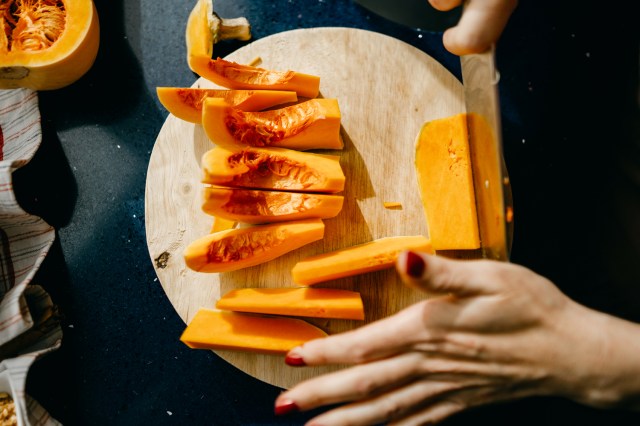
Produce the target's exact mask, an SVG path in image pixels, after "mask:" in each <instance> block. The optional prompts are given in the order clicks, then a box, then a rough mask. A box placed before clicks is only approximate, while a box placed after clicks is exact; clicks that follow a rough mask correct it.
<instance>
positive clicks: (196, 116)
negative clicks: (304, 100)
mask: <svg viewBox="0 0 640 426" xmlns="http://www.w3.org/2000/svg"><path fill="white" fill-rule="evenodd" d="M156 93H157V95H158V100H160V103H161V104H162V105H163V106H164V107H165V108H166V109H167V110H168V111H169V112H170V113H171V114H173V115H175V116H176V117H178V118H179V119H181V120H184V121H188V122H190V123H195V124H202V105H203V103H204V100H205V99H206V98H220V99H224V100H225V101H226V102H227V103H229V104H230V105H233V106H234V107H235V108H238V109H239V110H242V111H260V110H263V109H266V108H271V107H273V106H275V105H279V104H284V103H289V102H296V101H297V100H298V95H297V94H296V92H286V91H283V90H219V89H201V88H191V87H157V88H156Z"/></svg>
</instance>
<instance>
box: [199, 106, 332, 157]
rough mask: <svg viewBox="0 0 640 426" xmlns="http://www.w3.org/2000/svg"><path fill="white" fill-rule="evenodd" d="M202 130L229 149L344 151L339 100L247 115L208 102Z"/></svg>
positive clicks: (244, 112)
mask: <svg viewBox="0 0 640 426" xmlns="http://www.w3.org/2000/svg"><path fill="white" fill-rule="evenodd" d="M202 126H203V127H204V131H205V133H206V134H207V136H208V137H209V139H210V140H211V141H213V142H214V143H215V144H216V145H220V146H226V147H229V148H233V147H238V146H257V147H269V146H273V147H281V148H291V149H297V150H309V149H342V148H343V147H344V145H343V143H342V138H341V137H340V108H339V106H338V100H337V99H309V100H307V101H304V102H300V103H296V104H294V105H289V106H286V107H283V108H278V109H273V110H269V111H259V112H246V111H242V110H241V109H240V108H237V107H233V106H230V105H229V104H228V103H227V102H225V101H224V100H223V99H219V98H208V99H206V100H205V102H204V107H203V109H202Z"/></svg>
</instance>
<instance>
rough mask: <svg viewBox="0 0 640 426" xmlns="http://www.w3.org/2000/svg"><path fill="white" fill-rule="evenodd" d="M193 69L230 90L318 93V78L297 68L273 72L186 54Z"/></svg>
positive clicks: (209, 57)
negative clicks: (298, 70) (295, 69)
mask: <svg viewBox="0 0 640 426" xmlns="http://www.w3.org/2000/svg"><path fill="white" fill-rule="evenodd" d="M189 67H190V68H191V70H192V71H193V72H195V73H196V74H198V75H199V76H200V77H203V78H205V79H207V80H209V81H212V82H214V83H216V84H217V85H219V86H222V87H226V88H229V89H255V90H292V91H294V92H296V93H297V94H298V96H302V97H305V98H315V97H317V96H318V93H320V77H318V76H315V75H311V74H304V73H301V72H297V71H292V70H288V71H275V70H268V69H264V68H258V67H253V66H249V65H241V64H238V63H236V62H231V61H226V60H224V59H221V58H217V59H211V56H196V55H191V56H189Z"/></svg>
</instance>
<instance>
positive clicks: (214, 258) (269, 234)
mask: <svg viewBox="0 0 640 426" xmlns="http://www.w3.org/2000/svg"><path fill="white" fill-rule="evenodd" d="M323 237H324V223H323V222H322V219H307V220H299V221H289V222H283V223H278V224H270V225H255V226H250V227H246V228H238V229H228V230H225V231H220V232H216V233H213V234H208V235H205V236H203V237H200V238H198V239H196V240H195V241H193V242H191V243H190V244H189V245H187V247H186V248H185V250H184V261H185V264H186V265H187V267H188V268H190V269H192V270H194V271H197V272H229V271H235V270H238V269H242V268H247V267H250V266H255V265H259V264H261V263H265V262H268V261H270V260H273V259H275V258H276V257H279V256H282V255H284V254H286V253H289V252H290V251H293V250H295V249H297V248H300V247H302V246H304V245H306V244H309V243H312V242H314V241H317V240H321V239H322V238H323Z"/></svg>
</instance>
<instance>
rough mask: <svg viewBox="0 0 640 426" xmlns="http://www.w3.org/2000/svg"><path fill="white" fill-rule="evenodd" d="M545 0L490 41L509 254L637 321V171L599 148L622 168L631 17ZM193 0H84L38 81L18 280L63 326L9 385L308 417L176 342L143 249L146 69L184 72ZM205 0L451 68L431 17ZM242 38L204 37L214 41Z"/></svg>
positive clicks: (487, 414)
mask: <svg viewBox="0 0 640 426" xmlns="http://www.w3.org/2000/svg"><path fill="white" fill-rule="evenodd" d="M425 1H426V0H425ZM557 3H559V2H548V1H547V2H545V1H542V2H535V4H534V2H527V1H522V2H521V5H520V7H519V8H518V10H517V11H516V13H515V15H514V16H513V18H512V20H511V21H510V23H509V26H508V27H507V29H506V31H505V34H504V35H503V37H502V39H501V40H500V42H499V44H498V49H497V54H498V56H497V61H498V68H499V70H500V73H501V81H500V96H501V105H502V122H503V136H504V147H505V157H506V161H507V165H508V168H509V171H510V175H511V182H512V186H513V191H514V203H515V212H516V216H515V242H514V248H513V255H512V260H513V261H514V262H517V263H521V264H523V265H525V266H528V267H530V268H532V269H534V270H536V271H538V272H539V273H541V274H543V275H545V276H547V277H549V278H550V279H552V280H553V281H554V282H555V283H556V284H558V286H559V287H560V288H561V289H562V290H563V291H564V292H566V293H567V294H569V295H570V296H571V297H573V298H575V299H576V300H578V301H580V302H581V303H584V304H587V305H589V306H591V307H594V308H596V309H599V310H603V311H606V312H611V313H614V314H617V315H621V316H624V317H625V318H628V319H631V320H634V321H639V320H640V309H638V308H637V307H638V303H639V302H640V285H638V283H640V279H639V278H638V274H639V273H638V268H637V264H634V262H636V263H637V259H640V256H639V254H640V248H639V247H638V245H639V244H640V233H639V229H638V226H639V225H640V224H639V223H638V222H639V221H638V220H637V218H638V217H640V209H639V205H640V200H639V196H640V191H639V189H638V188H640V186H639V182H638V180H636V181H635V182H633V181H632V175H631V174H621V173H620V171H619V170H620V168H619V167H618V166H619V165H620V164H621V162H622V163H624V164H625V165H626V167H627V169H628V170H632V171H635V173H638V170H640V168H639V167H638V166H639V164H640V161H638V159H639V157H640V155H639V152H640V150H639V149H638V133H637V124H638V115H637V114H638V110H637V106H638V105H637V100H638V90H637V89H638V25H637V22H636V21H635V20H634V14H633V13H632V12H631V11H625V10H622V9H618V10H605V9H603V8H602V7H601V6H600V5H599V3H597V2H595V1H587V2H584V1H582V2H577V1H569V2H562V5H558V4H557ZM193 4H195V0H194V1H175V0H155V1H150V0H138V1H134V0H131V1H126V2H125V1H123V0H96V6H97V8H98V13H99V17H100V24H101V45H100V52H99V55H98V58H97V61H96V63H95V65H94V67H93V68H92V69H91V70H90V72H89V73H88V74H87V75H85V76H84V77H83V78H82V79H81V80H80V81H78V82H77V83H75V84H73V85H71V86H69V87H67V88H64V89H60V90H56V91H52V92H41V93H40V94H39V99H40V107H41V113H42V127H43V143H42V146H41V147H40V149H39V151H38V153H37V154H36V156H35V157H34V159H33V160H32V161H31V162H30V163H29V164H28V165H27V166H25V167H23V168H22V169H20V170H18V171H17V172H16V173H15V175H14V176H15V190H16V194H17V197H18V200H19V202H20V203H21V204H22V205H23V207H24V208H25V210H27V211H29V212H31V213H33V214H37V215H39V216H41V217H43V218H44V219H45V220H46V221H47V222H48V223H50V224H51V225H53V226H54V227H55V228H56V229H57V239H56V242H55V243H54V246H53V248H52V250H51V252H50V253H49V255H48V256H47V258H46V260H45V262H44V264H43V265H42V267H41V269H40V271H39V272H38V274H37V275H36V278H35V279H34V283H37V284H40V285H42V286H44V287H45V288H46V289H47V291H48V292H49V293H50V294H51V295H52V298H53V301H54V302H55V303H56V304H58V305H59V307H60V310H61V312H62V314H63V329H64V338H63V342H62V346H61V348H60V349H58V350H57V351H54V352H53V353H51V354H48V355H46V356H44V357H43V358H42V359H41V360H39V361H37V362H36V363H35V364H34V366H33V367H32V369H31V371H30V375H29V379H28V382H27V391H28V393H29V394H30V395H32V396H33V397H34V398H35V399H36V400H38V401H39V402H41V404H42V405H43V406H44V407H45V408H46V409H47V410H48V411H49V412H50V413H51V414H52V415H53V416H54V417H55V418H57V419H58V420H60V421H61V422H63V423H64V424H66V425H139V424H153V425H185V424H189V425H269V424H283V425H284V424H301V423H302V421H303V420H304V419H306V418H308V417H309V414H299V415H293V416H290V417H286V418H276V417H274V415H273V414H272V413H273V401H274V399H275V397H276V396H277V395H278V393H279V392H280V389H278V388H276V387H273V386H271V385H268V384H265V383H263V382H260V381H258V380H256V379H254V378H252V377H250V376H248V375H246V374H245V373H243V372H241V371H239V370H237V369H236V368H235V367H233V366H231V365H230V364H228V363H226V362H225V361H224V360H222V359H221V358H219V357H218V356H217V355H215V354H214V353H213V352H210V351H196V350H190V349H188V348H187V347H186V346H185V345H183V344H182V343H181V342H179V340H178V337H179V335H180V333H181V332H182V330H183V328H184V324H183V323H182V321H181V319H180V318H179V317H178V315H177V314H176V313H175V311H174V309H173V307H172V306H171V304H170V303H169V300H168V299H167V298H166V296H165V294H164V292H163V289H162V287H161V285H160V283H159V281H158V280H157V277H156V275H155V272H154V270H153V267H152V264H151V260H150V257H149V254H148V251H147V246H146V238H145V221H144V213H145V212H144V189H145V179H146V171H147V165H148V160H149V156H150V154H151V150H152V148H153V145H154V142H155V138H156V136H157V134H158V132H159V131H160V128H161V126H162V124H163V122H164V120H165V119H166V117H167V115H168V113H167V111H166V110H165V109H164V108H163V107H162V106H161V105H160V103H159V102H158V100H157V98H156V95H155V88H156V86H190V85H191V84H192V83H193V82H194V81H195V79H196V76H195V75H194V74H193V73H191V71H189V69H188V67H187V64H186V53H185V47H184V30H185V23H186V19H187V15H188V13H189V12H190V10H191V8H192V6H193ZM214 4H215V9H216V11H217V12H218V13H219V14H220V15H221V16H223V17H236V16H246V17H247V18H248V19H249V21H250V22H251V23H252V32H253V38H254V39H259V38H262V37H266V36H268V35H270V34H273V33H277V32H281V31H286V30H290V29H295V28H302V27H320V26H346V27H356V28H363V29H368V30H372V31H378V32H381V33H384V34H388V35H391V36H394V37H397V38H399V39H401V40H403V41H405V42H407V43H410V44H412V45H414V46H416V47H418V48H420V49H422V50H424V51H425V52H426V53H428V54H430V55H431V56H433V57H434V58H436V59H437V60H438V61H440V62H441V63H442V64H443V65H445V67H447V68H448V69H450V70H451V71H452V72H453V73H455V74H456V75H458V73H459V69H458V61H457V58H456V57H454V56H452V55H450V54H448V53H447V52H446V51H445V50H444V49H443V48H442V46H441V33H438V32H430V31H426V30H419V29H412V28H409V27H404V26H402V25H399V24H396V23H393V22H391V21H387V20H385V19H383V18H381V17H378V16H376V15H374V14H372V13H371V12H369V11H368V10H366V9H364V8H362V7H361V6H359V5H357V4H354V3H352V2H350V1H330V0H318V1H316V0H288V1H285V0H274V1H268V2H267V1H257V0H253V1H251V0H234V1H230V0H219V1H216V2H215V3H214ZM244 44H246V43H244V42H228V43H227V42H225V43H221V44H219V45H216V54H217V55H219V56H225V55H226V54H228V53H230V52H232V51H233V50H235V49H237V48H239V47H241V46H243V45H244ZM380 60H384V58H380ZM372 84H373V83H372ZM635 176H636V179H638V175H637V174H636V175H635ZM620 200H622V201H620ZM446 424H448V425H458V424H459V425H465V424H474V425H475V424H493V425H539V424H546V425H556V424H557V425H563V426H564V425H573V424H580V425H631V424H633V425H637V424H640V418H639V417H638V416H637V415H635V414H631V413H626V412H623V411H606V410H598V409H593V408H588V407H584V406H581V405H578V404H575V403H572V402H569V401H566V400H563V399H557V398H532V399H527V400H522V401H517V402H511V403H507V404H502V405H497V406H489V407H483V408H480V409H476V410H474V411H471V412H468V413H466V414H462V415H459V416H457V417H454V418H452V419H450V420H449V421H447V422H446Z"/></svg>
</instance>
